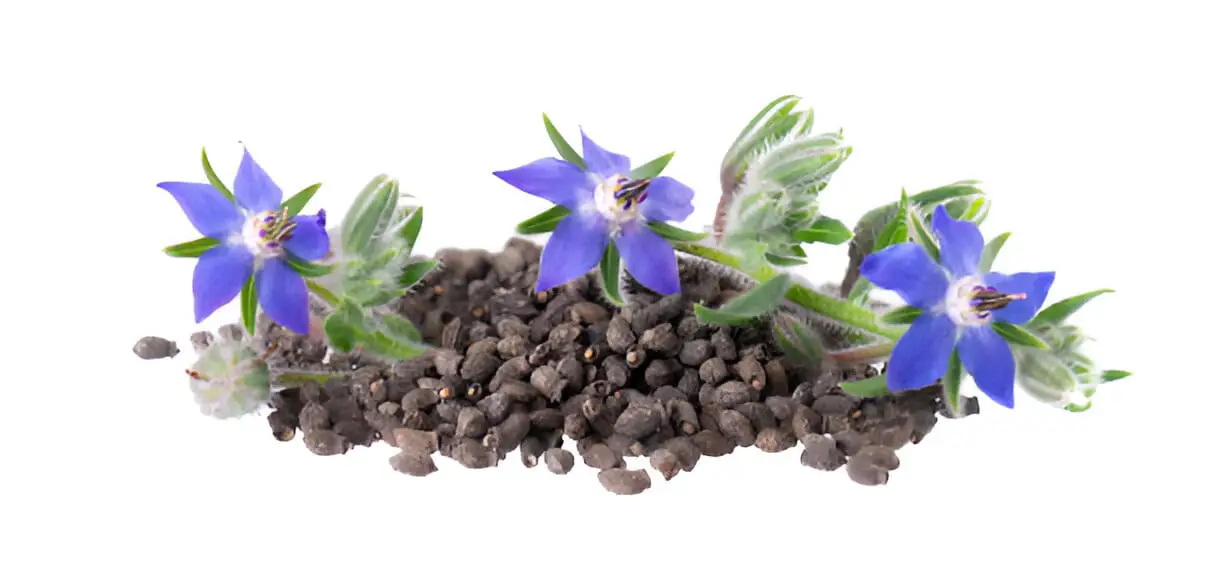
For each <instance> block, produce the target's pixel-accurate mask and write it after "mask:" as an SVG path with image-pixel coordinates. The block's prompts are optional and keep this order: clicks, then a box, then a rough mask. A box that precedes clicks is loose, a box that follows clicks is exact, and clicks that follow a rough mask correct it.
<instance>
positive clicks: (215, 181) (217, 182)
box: [200, 149, 234, 202]
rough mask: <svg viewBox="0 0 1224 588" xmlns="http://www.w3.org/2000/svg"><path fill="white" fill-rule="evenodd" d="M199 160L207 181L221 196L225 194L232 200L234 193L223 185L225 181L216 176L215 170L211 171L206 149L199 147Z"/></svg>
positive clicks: (211, 167)
mask: <svg viewBox="0 0 1224 588" xmlns="http://www.w3.org/2000/svg"><path fill="white" fill-rule="evenodd" d="M200 160H201V161H202V162H203V163H204V175H205V176H207V177H208V183H209V184H212V187H214V188H216V189H217V191H218V192H220V193H221V195H222V196H225V197H226V198H228V199H229V201H230V202H233V201H234V193H233V192H230V189H229V188H226V187H225V183H224V182H222V181H221V178H219V177H217V172H216V171H213V166H212V163H211V162H209V161H208V150H207V149H200Z"/></svg>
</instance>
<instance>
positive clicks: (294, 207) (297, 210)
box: [281, 184, 323, 216]
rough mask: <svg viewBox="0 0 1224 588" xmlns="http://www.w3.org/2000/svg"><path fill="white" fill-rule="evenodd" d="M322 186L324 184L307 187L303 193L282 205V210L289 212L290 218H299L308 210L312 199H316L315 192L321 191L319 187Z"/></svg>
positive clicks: (295, 195)
mask: <svg viewBox="0 0 1224 588" xmlns="http://www.w3.org/2000/svg"><path fill="white" fill-rule="evenodd" d="M322 185H323V184H315V185H313V186H306V187H305V188H303V189H302V191H301V192H298V193H297V194H294V195H293V197H292V198H290V199H288V200H286V201H285V202H284V203H283V204H281V208H283V209H285V210H287V211H289V216H297V215H299V214H301V213H302V210H303V209H305V208H306V205H307V204H308V203H310V199H311V198H314V195H315V192H318V191H319V186H322Z"/></svg>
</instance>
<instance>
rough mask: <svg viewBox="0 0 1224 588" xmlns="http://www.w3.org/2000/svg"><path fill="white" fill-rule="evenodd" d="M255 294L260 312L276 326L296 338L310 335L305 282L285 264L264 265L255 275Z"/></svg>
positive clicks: (270, 261) (270, 262) (272, 261)
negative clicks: (266, 315) (290, 332)
mask: <svg viewBox="0 0 1224 588" xmlns="http://www.w3.org/2000/svg"><path fill="white" fill-rule="evenodd" d="M255 292H256V293H257V294H258V295H259V306H260V308H263V311H264V312H266V313H268V317H270V318H271V319H272V320H273V321H275V322H276V323H277V324H279V325H281V326H283V327H285V328H286V329H289V330H290V331H293V332H294V333H297V334H299V335H305V334H307V333H309V332H310V305H309V302H308V301H307V299H306V281H305V280H303V279H302V276H300V275H298V273H297V272H296V271H293V268H291V267H289V264H288V263H285V260H283V259H280V258H276V257H274V258H271V259H268V260H266V261H264V263H263V266H262V267H260V268H259V272H258V273H257V274H256V275H255Z"/></svg>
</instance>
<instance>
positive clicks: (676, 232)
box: [647, 222, 709, 242]
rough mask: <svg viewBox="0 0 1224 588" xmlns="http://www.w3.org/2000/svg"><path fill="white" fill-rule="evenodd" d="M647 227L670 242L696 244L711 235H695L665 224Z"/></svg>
mask: <svg viewBox="0 0 1224 588" xmlns="http://www.w3.org/2000/svg"><path fill="white" fill-rule="evenodd" d="M647 226H649V227H650V228H651V229H653V230H654V232H655V233H656V234H658V235H659V236H660V237H663V238H664V239H667V240H668V241H680V242H696V241H700V240H702V239H705V238H706V237H707V236H709V233H694V232H692V231H686V230H684V229H682V228H680V227H677V226H675V225H670V224H667V223H664V222H652V223H649V224H648V225H647Z"/></svg>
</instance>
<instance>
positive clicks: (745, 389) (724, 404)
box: [699, 380, 757, 408]
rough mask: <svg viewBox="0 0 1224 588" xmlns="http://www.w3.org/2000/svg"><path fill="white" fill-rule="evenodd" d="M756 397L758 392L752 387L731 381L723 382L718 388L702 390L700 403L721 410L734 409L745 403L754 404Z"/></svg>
mask: <svg viewBox="0 0 1224 588" xmlns="http://www.w3.org/2000/svg"><path fill="white" fill-rule="evenodd" d="M707 391H708V392H707ZM756 397H757V391H756V390H754V389H753V388H752V387H751V386H749V385H748V384H745V383H744V382H740V381H738V380H731V381H729V382H723V383H722V385H720V386H718V387H717V388H706V389H704V390H702V392H701V395H700V396H699V402H701V404H706V405H711V406H717V407H720V408H732V407H734V406H738V405H740V404H743V403H745V402H752V401H754V400H756Z"/></svg>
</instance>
